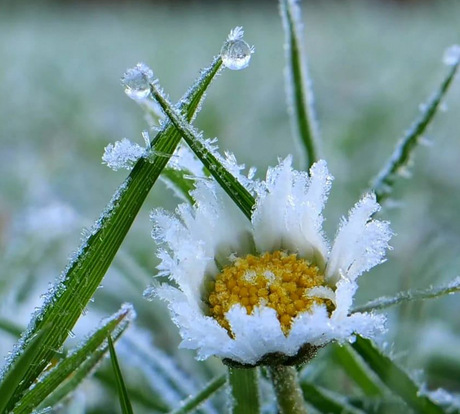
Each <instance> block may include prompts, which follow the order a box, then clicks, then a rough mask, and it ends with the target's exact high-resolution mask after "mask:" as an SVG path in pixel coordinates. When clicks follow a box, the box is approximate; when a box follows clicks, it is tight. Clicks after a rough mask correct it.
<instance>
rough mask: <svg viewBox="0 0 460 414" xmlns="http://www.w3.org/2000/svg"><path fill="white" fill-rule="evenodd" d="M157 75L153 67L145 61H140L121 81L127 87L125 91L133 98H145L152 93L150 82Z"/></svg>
mask: <svg viewBox="0 0 460 414" xmlns="http://www.w3.org/2000/svg"><path fill="white" fill-rule="evenodd" d="M154 79H155V77H154V74H153V71H152V69H150V68H149V67H148V66H147V65H146V64H145V63H138V64H137V65H136V66H135V67H134V68H131V69H128V70H127V71H126V72H125V74H124V75H123V77H122V78H121V82H122V84H123V85H124V87H125V93H126V95H128V96H129V97H130V98H131V99H134V100H136V101H137V100H143V99H145V98H147V97H148V96H149V95H150V84H151V83H152V82H153V81H154Z"/></svg>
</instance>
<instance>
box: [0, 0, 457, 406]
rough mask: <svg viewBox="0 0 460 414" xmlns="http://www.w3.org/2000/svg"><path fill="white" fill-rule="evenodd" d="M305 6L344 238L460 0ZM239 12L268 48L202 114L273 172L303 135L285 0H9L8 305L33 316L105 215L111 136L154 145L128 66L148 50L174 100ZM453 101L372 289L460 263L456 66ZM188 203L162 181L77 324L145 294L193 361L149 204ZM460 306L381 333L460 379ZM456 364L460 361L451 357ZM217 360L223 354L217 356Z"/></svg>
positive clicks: (3, 304)
mask: <svg viewBox="0 0 460 414" xmlns="http://www.w3.org/2000/svg"><path fill="white" fill-rule="evenodd" d="M303 6H304V8H303V9H304V19H305V44H306V47H307V51H308V57H309V67H310V72H311V75H312V78H313V88H314V91H315V93H316V105H317V112H318V118H319V121H320V126H321V135H322V137H323V156H324V157H325V158H326V159H327V161H328V164H329V168H330V171H331V173H332V174H333V175H334V176H335V182H334V185H333V189H332V194H331V197H330V201H329V203H328V205H327V208H326V212H325V216H326V218H327V220H326V230H327V233H328V235H329V236H330V237H331V238H332V237H333V236H334V232H335V229H336V226H337V223H338V221H339V219H340V217H341V216H342V215H344V214H346V212H347V211H348V210H349V208H351V206H352V205H353V204H354V202H355V201H356V200H357V199H358V198H359V196H360V195H361V194H362V192H363V191H366V190H367V189H368V186H369V183H370V180H371V178H372V177H374V176H375V174H376V173H377V172H378V171H379V169H380V168H381V167H382V166H383V164H384V162H385V161H386V160H387V159H388V157H389V156H390V154H391V152H392V150H393V148H394V145H395V144H396V142H397V140H398V139H399V138H400V137H401V136H402V135H403V132H404V131H405V130H406V129H407V128H408V127H409V125H410V124H411V123H412V121H413V120H414V119H415V118H416V117H417V116H418V115H419V112H420V108H419V105H420V104H421V103H423V102H424V101H426V99H427V98H428V97H429V96H430V94H431V93H432V91H434V90H435V88H436V87H437V86H438V85H439V83H440V81H441V79H442V78H443V76H444V75H445V73H446V71H447V68H446V67H445V66H444V65H443V64H442V55H443V52H444V50H445V48H446V47H448V46H450V45H451V44H453V43H460V2H459V1H456V0H443V1H431V2H429V1H427V2H416V1H413V2H389V1H381V2H377V1H375V2H374V1H367V2H366V1H361V2H360V1H349V2H339V1H317V2H315V1H309V2H308V1H305V2H303ZM235 26H244V29H245V39H246V40H247V41H248V42H249V43H250V44H253V45H255V48H256V52H255V54H254V55H253V57H252V61H251V64H250V66H249V68H248V69H246V70H244V71H241V72H231V71H225V72H224V73H223V74H222V75H221V76H220V77H219V78H218V79H217V80H216V82H215V83H214V84H213V85H212V87H211V88H210V91H209V93H208V97H207V100H206V101H205V104H204V107H203V110H202V112H201V113H200V115H199V117H198V119H197V121H196V125H197V126H198V127H199V128H200V129H203V130H204V133H205V136H207V137H214V136H217V137H218V138H219V143H220V148H221V149H222V150H225V149H228V150H231V151H233V152H234V153H235V154H236V156H237V159H238V160H239V162H242V163H245V164H246V165H247V166H252V165H254V166H256V167H257V168H258V176H259V177H260V178H262V177H263V175H264V173H265V170H266V167H267V166H268V165H274V164H275V163H276V162H277V159H278V158H279V157H284V156H286V155H287V154H289V153H293V152H294V151H295V148H296V144H295V139H294V138H293V134H292V131H291V127H290V121H289V117H288V115H287V110H286V97H285V92H284V77H283V68H284V52H283V42H284V38H283V32H282V27H281V22H280V19H279V16H278V5H277V2H276V1H264V2H262V1H260V2H207V3H200V2H191V3H187V2H174V1H171V2H160V3H146V2H144V3H127V2H119V3H117V4H112V3H108V2H107V3H102V4H96V3H92V2H87V3H69V4H67V5H63V4H60V5H57V4H52V3H49V4H48V3H42V4H36V3H30V4H28V3H22V2H18V3H12V2H3V5H2V4H0V62H1V64H0V247H1V250H2V260H1V264H0V269H1V273H0V295H1V296H2V297H1V298H0V317H1V318H3V319H6V320H10V321H13V322H14V323H16V324H17V325H19V326H26V324H27V321H28V319H29V315H30V312H32V311H33V309H34V307H35V306H37V305H38V304H39V302H40V294H41V293H43V292H45V291H46V289H47V286H48V283H50V282H52V281H53V280H54V279H55V278H56V277H57V276H58V275H59V274H60V272H61V271H62V269H63V268H64V266H65V264H66V262H67V260H68V258H69V256H70V255H71V254H72V252H73V251H74V250H75V249H76V248H77V247H78V244H79V240H80V237H81V229H82V227H90V226H91V224H92V222H93V221H94V220H95V219H96V218H97V217H98V216H99V213H100V212H101V210H102V209H103V208H104V206H105V205H106V203H107V202H108V200H109V199H110V197H111V195H112V194H113V192H114V191H115V189H116V188H117V186H118V185H119V184H120V183H121V182H122V181H123V179H124V178H125V176H126V175H127V173H126V171H118V172H113V171H111V170H110V169H108V168H107V167H106V166H104V165H102V164H101V155H102V153H103V149H104V147H105V146H106V145H108V144H109V143H111V142H114V141H116V140H120V139H121V138H123V137H127V138H128V139H131V140H132V141H136V142H138V143H139V144H142V137H141V132H142V131H143V130H145V129H147V128H148V126H147V123H146V121H145V119H144V116H143V113H142V111H141V110H140V108H139V107H137V106H136V104H135V103H134V102H133V101H130V100H129V99H128V98H127V97H126V96H125V95H124V92H123V88H122V87H121V85H120V82H119V79H120V77H121V75H122V74H123V72H124V71H125V70H126V68H128V67H132V66H134V65H135V64H136V63H137V62H139V61H142V62H145V63H146V64H148V65H149V66H150V67H151V68H152V69H153V70H154V71H155V73H156V75H157V76H158V78H159V80H160V82H161V84H162V86H163V87H164V88H165V90H166V91H167V92H168V93H169V94H170V97H171V99H172V100H174V101H175V100H177V99H178V98H179V97H180V96H181V95H182V94H183V93H184V92H185V90H186V89H187V88H188V87H189V86H190V85H191V83H192V82H193V80H194V79H195V78H196V76H197V75H198V72H199V70H200V68H203V67H205V66H207V65H208V64H209V63H210V61H211V58H212V56H213V55H216V54H217V53H218V52H219V50H220V47H221V45H222V43H223V41H224V39H225V37H226V36H227V34H228V32H229V31H230V29H232V28H233V27H235ZM444 109H445V110H443V111H442V112H441V113H440V114H439V115H438V117H437V118H436V120H435V122H434V123H433V125H432V127H431V128H430V129H429V131H428V134H427V135H426V138H427V140H429V141H430V142H431V145H430V146H428V147H421V148H419V149H418V150H417V152H416V156H415V165H414V168H413V169H412V170H411V171H412V173H413V177H412V178H410V179H409V180H401V181H399V182H398V184H397V186H396V189H395V193H394V197H393V199H392V200H391V202H390V203H388V206H387V207H388V208H387V209H385V210H384V211H383V212H382V213H381V214H380V217H382V218H384V219H388V220H391V222H392V228H393V230H394V232H395V233H396V236H395V237H394V239H393V241H392V245H393V247H394V250H393V251H391V252H390V254H389V255H388V261H387V263H385V264H384V265H382V266H379V267H377V268H376V269H374V270H373V271H372V272H370V274H368V275H365V276H364V277H363V278H362V279H361V290H360V292H359V294H358V298H357V301H358V303H364V302H365V301H367V300H369V299H372V298H375V297H377V296H380V295H391V294H394V293H396V292H398V291H399V290H401V289H408V288H412V287H428V286H429V285H431V284H439V283H444V282H447V281H449V280H451V279H453V278H454V277H455V276H457V275H458V274H459V268H460V266H459V264H460V255H459V250H460V219H459V213H458V211H459V207H460V180H459V178H458V177H460V162H459V160H460V142H459V138H460V136H459V127H460V123H459V122H460V121H459V119H460V81H459V80H458V79H457V80H456V82H454V85H453V86H452V89H451V91H450V92H449V94H448V97H447V100H446V103H445V107H444ZM297 166H300V164H299V163H298V164H297ZM177 202H178V200H177V199H175V198H174V197H173V196H172V194H171V193H170V192H169V191H168V190H166V186H165V185H164V184H163V183H159V184H158V185H157V186H155V188H154V190H153V192H152V194H151V196H150V197H149V198H148V200H147V203H146V205H145V207H144V209H143V210H142V212H141V214H140V215H139V217H138V218H137V220H136V222H135V225H134V228H133V229H132V231H131V233H130V234H129V235H128V237H127V239H126V241H125V243H124V245H123V247H122V251H121V253H120V257H119V258H117V259H116V260H115V262H114V264H113V266H112V268H111V270H110V272H109V274H108V275H107V277H106V279H105V280H104V283H103V285H104V287H103V289H100V290H99V292H98V294H97V296H96V300H95V302H94V303H92V304H91V306H90V309H89V312H88V314H87V316H85V317H84V318H82V321H81V323H80V328H79V327H77V328H76V335H77V339H78V335H79V333H86V332H88V330H89V329H90V328H89V327H90V326H92V324H93V325H94V324H95V323H97V318H99V317H102V316H104V315H107V314H109V313H110V312H114V311H115V310H116V309H118V307H119V305H120V303H122V302H125V301H129V302H132V303H133V304H134V306H135V308H136V309H137V311H138V324H139V325H140V326H142V327H144V328H146V329H147V330H149V331H151V332H153V335H154V340H155V343H156V345H157V346H159V347H162V348H164V349H168V352H169V353H176V354H177V355H178V358H179V359H181V360H182V363H184V364H185V365H186V366H189V367H190V366H194V365H193V364H194V362H193V361H192V359H191V354H189V353H186V352H184V351H180V352H176V351H175V347H176V345H177V343H178V335H177V332H176V330H175V328H174V327H171V324H170V323H169V321H168V316H167V313H166V311H165V307H164V306H163V305H162V304H158V303H150V302H147V301H145V300H144V299H143V298H142V291H143V289H144V288H145V287H146V286H147V284H148V283H149V277H150V276H151V275H153V274H154V273H155V265H156V263H157V262H156V259H155V257H154V251H155V246H154V244H153V241H152V240H151V238H150V229H151V224H150V222H149V220H148V213H149V211H150V210H151V209H152V208H154V207H156V206H164V207H166V208H170V209H173V208H174V206H175V205H176V204H177ZM53 209H54V210H53ZM56 212H57V213H56ZM459 312H460V301H459V298H458V297H457V296H451V297H445V298H442V299H439V300H436V301H431V302H424V303H412V304H410V305H407V306H401V307H399V308H397V309H396V310H392V311H391V312H389V324H388V327H389V333H388V334H387V335H386V336H385V337H384V338H382V341H386V342H388V343H390V344H394V350H395V353H396V355H398V358H399V360H400V361H401V363H402V364H403V365H405V366H408V367H409V368H411V369H423V370H425V379H426V380H427V381H428V384H429V385H430V386H432V387H436V386H444V387H446V388H448V389H451V390H453V391H459V390H460V380H459V378H460V375H459V372H460V351H459V349H460V337H459V332H460V319H459V318H458V315H459ZM93 315H97V317H93ZM93 319H94V320H95V322H93ZM77 339H75V340H77ZM0 343H1V345H0V351H1V355H6V353H7V352H8V350H10V348H11V346H12V344H13V343H14V336H13V335H11V334H8V333H4V332H2V331H0ZM441 358H442V360H441ZM184 361H185V362H184ZM445 361H447V362H448V364H449V366H450V367H451V368H452V373H447V371H445V370H443V368H442V367H443V365H442V364H443V363H445ZM128 364H129V362H128ZM208 365H209V366H210V367H211V368H209V369H210V370H211V371H212V370H217V371H218V370H219V369H220V366H219V364H218V363H217V362H216V361H214V362H212V361H211V362H210V363H208ZM99 399H100V400H101V401H102V400H103V399H102V398H99ZM95 406H96V407H97V403H95Z"/></svg>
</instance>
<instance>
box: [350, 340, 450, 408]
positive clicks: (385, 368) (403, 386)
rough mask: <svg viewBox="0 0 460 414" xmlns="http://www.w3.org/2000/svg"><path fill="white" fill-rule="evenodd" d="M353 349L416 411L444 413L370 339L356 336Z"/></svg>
mask: <svg viewBox="0 0 460 414" xmlns="http://www.w3.org/2000/svg"><path fill="white" fill-rule="evenodd" d="M351 346H352V347H353V349H354V350H355V351H356V352H357V353H358V354H359V355H360V356H361V357H362V358H363V360H364V361H365V362H366V364H368V365H369V367H370V368H371V369H372V370H373V371H374V372H375V373H376V374H377V376H378V377H379V378H380V380H381V381H382V382H383V383H384V384H385V385H386V386H387V387H388V388H389V389H390V390H391V391H392V392H393V393H394V394H396V395H398V396H399V397H401V398H402V399H403V401H404V402H405V403H406V404H407V405H408V406H409V407H410V408H412V409H413V410H414V411H415V412H416V413H421V414H422V413H424V414H442V413H443V412H444V411H443V409H442V408H441V407H440V406H439V405H437V404H436V403H435V402H433V401H432V400H431V399H430V398H428V397H427V396H425V395H422V394H421V388H420V387H418V386H417V384H416V383H415V382H414V381H413V380H412V379H411V378H410V377H409V375H408V374H407V373H406V372H405V371H404V370H403V369H402V368H400V367H399V366H398V365H397V364H396V363H395V362H394V361H392V360H391V358H389V357H388V356H386V355H384V354H383V353H382V352H381V351H380V350H379V349H378V348H377V347H376V346H375V345H374V344H373V343H372V342H371V341H370V340H369V339H364V338H361V337H359V336H358V337H357V338H356V342H354V343H353V344H352V345H351Z"/></svg>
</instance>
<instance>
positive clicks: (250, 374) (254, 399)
mask: <svg viewBox="0 0 460 414" xmlns="http://www.w3.org/2000/svg"><path fill="white" fill-rule="evenodd" d="M258 379H259V378H258V370H257V368H234V367H229V368H228V382H229V384H230V389H231V392H232V397H233V401H232V407H231V413H232V414H259V413H260V400H259V386H258V382H259V381H258ZM293 414H294V413H293Z"/></svg>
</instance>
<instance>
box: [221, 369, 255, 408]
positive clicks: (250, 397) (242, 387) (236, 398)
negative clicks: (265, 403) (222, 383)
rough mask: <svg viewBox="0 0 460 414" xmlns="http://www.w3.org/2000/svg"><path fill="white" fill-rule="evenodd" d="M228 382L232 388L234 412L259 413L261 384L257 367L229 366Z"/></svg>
mask: <svg viewBox="0 0 460 414" xmlns="http://www.w3.org/2000/svg"><path fill="white" fill-rule="evenodd" d="M228 382H229V385H230V388H231V390H232V398H233V401H231V402H230V403H231V404H232V410H231V413H232V414H259V413H260V401H259V386H258V371H257V368H231V367H229V368H228Z"/></svg>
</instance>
